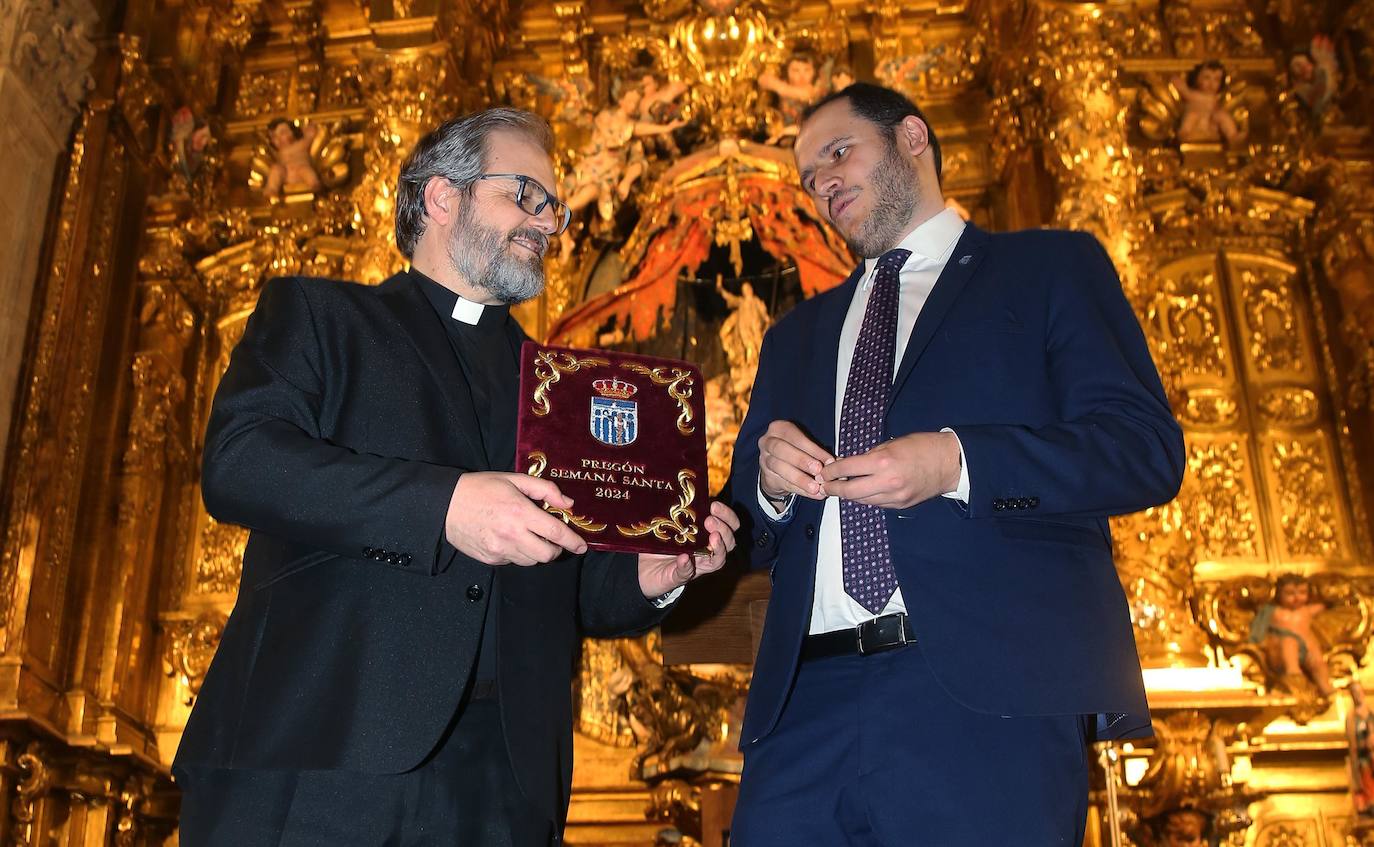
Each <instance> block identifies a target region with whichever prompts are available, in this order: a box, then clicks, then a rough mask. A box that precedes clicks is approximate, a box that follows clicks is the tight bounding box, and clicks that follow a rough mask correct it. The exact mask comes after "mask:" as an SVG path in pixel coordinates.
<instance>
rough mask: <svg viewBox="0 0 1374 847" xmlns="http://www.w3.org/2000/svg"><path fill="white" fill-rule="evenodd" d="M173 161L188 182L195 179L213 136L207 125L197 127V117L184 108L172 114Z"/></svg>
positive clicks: (171, 139)
mask: <svg viewBox="0 0 1374 847" xmlns="http://www.w3.org/2000/svg"><path fill="white" fill-rule="evenodd" d="M170 136H171V137H170V141H171V146H172V161H173V162H174V163H175V165H176V167H177V168H178V169H179V170H180V171H181V173H182V175H183V176H184V177H186V179H187V180H191V179H194V178H195V176H196V173H197V172H198V171H199V170H200V166H201V165H202V164H204V161H205V149H206V148H207V147H209V146H210V142H211V141H212V140H213V136H212V135H211V134H210V127H209V126H208V125H206V124H201V125H200V126H197V125H196V116H195V113H193V112H192V111H191V110H190V108H189V107H186V106H182V107H181V108H180V109H177V110H176V111H175V112H173V113H172V121H171V128H170Z"/></svg>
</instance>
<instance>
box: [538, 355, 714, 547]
mask: <svg viewBox="0 0 1374 847" xmlns="http://www.w3.org/2000/svg"><path fill="white" fill-rule="evenodd" d="M704 386H705V382H704V381H703V380H702V378H701V370H700V369H699V368H697V366H696V365H693V364H691V363H690V362H681V361H678V360H676V359H659V358H655V357H653V356H635V355H631V354H629V353H617V352H614V351H611V350H577V349H573V348H571V347H543V346H540V345H538V344H535V343H534V342H532V341H526V342H525V345H524V347H523V348H522V349H521V351H520V423H519V431H518V433H517V435H516V442H515V443H516V447H515V462H516V466H517V468H523V469H525V470H526V471H527V472H528V473H529V474H530V476H537V477H540V478H541V479H547V480H550V481H552V482H554V483H556V484H557V485H558V489H559V490H560V491H562V492H563V493H564V494H566V495H567V496H569V497H571V498H573V506H572V508H571V509H555V508H552V507H550V506H548V505H546V506H545V507H544V508H546V509H548V510H549V511H550V512H551V513H553V514H555V515H557V516H558V517H560V518H562V519H563V521H564V522H565V523H567V524H568V525H569V526H571V527H572V528H573V529H574V530H576V531H577V532H578V534H580V535H581V536H582V537H583V538H585V539H586V540H587V543H588V544H589V545H590V546H592V547H597V548H600V549H603V550H623V551H628V552H635V553H690V552H697V551H705V550H706V549H707V546H708V542H709V538H708V537H707V534H706V531H705V530H704V529H703V528H702V526H701V522H702V521H703V520H705V519H706V515H707V514H708V509H709V504H708V503H707V497H706V418H705V414H706V404H705V399H704V397H703V393H704Z"/></svg>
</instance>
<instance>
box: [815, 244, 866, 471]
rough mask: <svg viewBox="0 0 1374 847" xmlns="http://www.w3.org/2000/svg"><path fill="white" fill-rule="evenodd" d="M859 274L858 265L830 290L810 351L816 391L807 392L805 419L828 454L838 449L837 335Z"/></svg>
mask: <svg viewBox="0 0 1374 847" xmlns="http://www.w3.org/2000/svg"><path fill="white" fill-rule="evenodd" d="M863 275H864V266H863V264H860V265H859V266H858V267H857V268H855V269H854V272H853V273H851V274H850V275H849V279H846V280H845V281H844V282H843V283H842V284H841V285H840V286H839V288H836V289H833V291H834V294H833V295H832V296H831V297H830V301H829V302H828V303H827V304H826V306H825V308H822V309H820V310H819V313H818V314H817V316H816V331H815V342H816V343H815V344H814V345H813V346H812V348H811V356H812V360H811V373H813V374H815V375H816V380H817V385H819V386H820V390H818V391H813V392H812V393H811V398H812V399H811V406H810V408H809V409H808V411H807V417H806V420H807V421H808V423H809V424H810V426H811V432H810V433H809V434H810V435H811V436H812V438H814V439H815V440H816V442H817V443H819V444H822V445H823V446H825V448H826V449H827V450H830V451H832V452H833V451H834V450H835V449H836V448H837V447H838V446H839V437H838V433H836V432H835V391H836V387H835V380H836V378H837V372H838V370H839V349H840V332H841V331H842V330H843V329H844V317H845V315H847V314H848V313H849V304H850V303H851V302H852V301H853V299H854V289H855V288H857V287H858V285H859V279H860V278H861V277H863ZM840 391H843V389H840ZM827 438H828V439H829V440H828V441H827V440H826V439H827Z"/></svg>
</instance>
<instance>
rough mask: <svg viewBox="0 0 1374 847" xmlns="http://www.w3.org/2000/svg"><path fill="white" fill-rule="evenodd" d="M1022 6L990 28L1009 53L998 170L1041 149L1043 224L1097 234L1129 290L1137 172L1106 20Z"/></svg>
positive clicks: (999, 65) (1087, 12) (997, 104)
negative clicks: (1046, 191)
mask: <svg viewBox="0 0 1374 847" xmlns="http://www.w3.org/2000/svg"><path fill="white" fill-rule="evenodd" d="M1026 9H1027V14H1026V15H1025V16H1024V17H1017V16H1015V15H1014V13H1013V12H1012V11H1010V10H1008V11H1005V12H1004V13H1003V17H1001V18H993V19H992V21H991V22H990V23H991V26H993V28H994V29H995V30H996V31H997V35H998V38H999V41H1000V44H1001V47H1002V48H1003V49H1001V50H1000V51H998V57H997V58H996V59H995V60H994V68H993V71H992V75H991V76H992V83H993V104H992V106H993V108H992V119H993V123H994V132H995V133H996V138H997V142H998V143H997V148H998V149H997V156H998V157H999V160H1000V161H999V165H1000V167H1001V169H1003V170H1004V171H1005V170H1006V169H1007V168H1008V167H1009V166H1011V165H1012V163H1013V162H1014V161H1015V157H1016V156H1017V154H1018V152H1021V151H1033V152H1038V164H1039V166H1040V168H1041V169H1043V173H1045V174H1046V175H1047V176H1048V178H1049V181H1050V185H1051V186H1052V190H1053V196H1054V198H1055V199H1054V206H1053V211H1052V212H1051V214H1050V217H1049V220H1047V221H1045V223H1051V224H1052V225H1054V226H1059V227H1064V228H1067V229H1077V230H1082V231H1085V232H1091V233H1092V234H1093V235H1095V236H1097V238H1098V240H1100V241H1101V242H1102V243H1103V245H1104V246H1105V247H1106V248H1107V251H1108V253H1110V254H1111V257H1112V259H1113V261H1114V262H1115V263H1116V266H1117V269H1118V271H1119V272H1120V273H1121V276H1122V280H1123V283H1124V284H1125V285H1126V288H1127V291H1128V292H1129V291H1130V290H1131V288H1132V281H1133V279H1134V276H1135V268H1134V266H1133V264H1132V261H1131V250H1132V243H1133V238H1134V227H1135V222H1134V215H1135V210H1134V203H1135V200H1136V194H1137V185H1136V170H1135V164H1134V162H1133V161H1132V158H1131V151H1130V147H1129V145H1128V143H1127V139H1126V114H1127V111H1128V109H1127V107H1128V103H1127V99H1126V98H1125V97H1124V96H1123V95H1122V93H1121V90H1120V82H1119V79H1118V75H1119V68H1118V64H1119V61H1120V57H1119V55H1118V53H1117V50H1116V47H1115V46H1114V45H1113V43H1112V41H1111V39H1109V37H1108V28H1107V27H1108V23H1109V19H1108V18H1106V17H1105V16H1104V15H1103V14H1102V8H1101V7H1100V5H1099V4H1096V3H1080V2H1066V1H1065V0H1039V2H1032V3H1029V4H1027V7H1026ZM1042 202H1043V201H1042Z"/></svg>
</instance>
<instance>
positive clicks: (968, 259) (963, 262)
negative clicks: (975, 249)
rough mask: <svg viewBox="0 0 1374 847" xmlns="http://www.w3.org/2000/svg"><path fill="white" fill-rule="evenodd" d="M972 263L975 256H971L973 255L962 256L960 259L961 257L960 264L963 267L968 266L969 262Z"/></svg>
mask: <svg viewBox="0 0 1374 847" xmlns="http://www.w3.org/2000/svg"><path fill="white" fill-rule="evenodd" d="M971 261H973V256H971V255H970V256H960V257H959V264H961V265H967V264H968V263H969V262H971Z"/></svg>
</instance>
